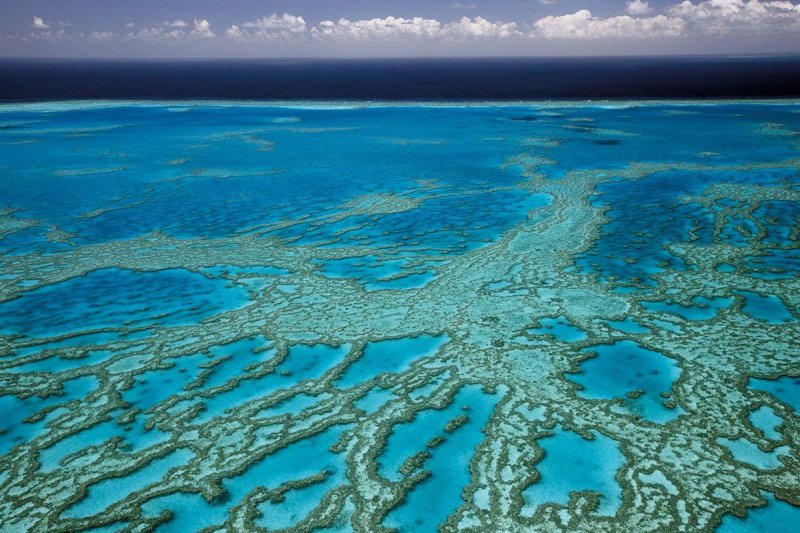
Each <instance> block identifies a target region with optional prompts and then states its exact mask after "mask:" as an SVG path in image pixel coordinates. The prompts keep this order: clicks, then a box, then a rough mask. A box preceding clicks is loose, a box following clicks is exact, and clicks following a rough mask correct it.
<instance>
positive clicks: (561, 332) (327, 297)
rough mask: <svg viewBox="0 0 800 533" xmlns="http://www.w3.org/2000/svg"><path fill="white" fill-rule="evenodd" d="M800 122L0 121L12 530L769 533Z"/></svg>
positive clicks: (157, 114)
mask: <svg viewBox="0 0 800 533" xmlns="http://www.w3.org/2000/svg"><path fill="white" fill-rule="evenodd" d="M799 111H800V108H798V106H797V105H796V104H794V103H792V102H784V103H737V102H727V103H725V102H721V103H712V104H699V103H695V104H692V103H685V104H656V103H649V104H645V103H629V104H625V103H620V104H615V105H605V106H603V105H577V104H575V105H570V104H553V105H488V104H487V105H472V106H470V105H460V106H459V105H397V106H389V105H386V106H381V105H360V106H359V105H347V104H346V103H342V104H341V105H339V104H335V105H321V104H317V105H312V104H309V105H299V104H282V105H279V104H275V105H266V104H264V105H255V104H237V105H227V104H223V103H214V102H205V103H203V102H199V103H198V102H195V103H186V102H184V103H181V102H165V103H125V102H120V103H97V102H94V103H93V102H84V103H70V104H31V105H7V106H3V107H2V108H0V198H1V199H2V204H3V205H4V207H3V210H2V212H0V239H1V240H0V249H1V250H2V256H0V287H2V293H1V294H2V296H0V394H1V395H0V411H1V412H2V419H1V420H0V429H2V433H0V454H2V455H0V494H1V495H2V496H1V497H0V517H2V519H0V530H2V531H9V532H10V531H14V532H17V531H25V530H30V531H64V532H66V531H80V530H91V531H151V530H157V531H191V530H205V531H220V530H229V531H245V530H264V529H266V530H298V531H308V530H312V529H314V530H321V531H352V530H355V531H369V532H373V531H381V530H391V529H397V530H400V531H436V530H437V529H438V530H442V531H452V530H456V529H458V530H463V531H556V530H564V531H587V532H588V531H591V532H598V531H710V530H714V529H715V528H720V529H721V530H723V531H739V530H745V531H747V530H758V528H763V530H776V531H777V530H779V529H776V528H781V527H784V526H786V525H787V524H790V523H795V524H796V523H798V516H800V513H799V512H798V507H796V506H797V505H799V504H800V463H799V462H798V461H800V451H799V450H800V448H798V440H800V418H798V416H799V415H798V409H800V354H799V352H798V348H799V347H800V326H799V325H798V319H799V317H798V306H799V305H800V277H798V273H799V272H800V249H799V248H798V233H800V179H799V176H798V171H799V170H798V169H800V153H798V149H800V113H799Z"/></svg>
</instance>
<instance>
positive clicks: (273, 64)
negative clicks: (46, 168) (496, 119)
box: [0, 56, 800, 100]
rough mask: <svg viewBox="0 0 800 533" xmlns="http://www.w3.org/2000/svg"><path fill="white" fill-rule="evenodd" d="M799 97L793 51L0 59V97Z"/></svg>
mask: <svg viewBox="0 0 800 533" xmlns="http://www.w3.org/2000/svg"><path fill="white" fill-rule="evenodd" d="M795 96H800V57H798V56H735V57H733V56H730V57H728V56H709V57H705V56H697V57H614V58H603V57H596V58H516V59H515V58H485V59H351V60H348V59H339V60H314V59H286V60H278V59H276V60H238V61H237V60H224V61H221V60H175V61H161V60H147V61H144V60H143V61H130V60H94V61H79V60H51V59H31V60H13V59H5V60H0V100H35V99H62V98H134V99H138V98H223V99H293V100H297V99H301V100H306V99H342V98H344V99H350V98H354V99H373V100H385V99H390V100H408V99H428V100H441V99H451V100H453V99H455V100H481V99H484V100H485V99H491V100H530V99H576V98H579V99H586V98H615V99H618V98H650V99H659V98H777V97H795Z"/></svg>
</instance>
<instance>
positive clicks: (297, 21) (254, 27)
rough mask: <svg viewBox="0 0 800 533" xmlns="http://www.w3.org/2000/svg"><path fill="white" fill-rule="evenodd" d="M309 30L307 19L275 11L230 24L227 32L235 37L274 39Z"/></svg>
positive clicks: (229, 35)
mask: <svg viewBox="0 0 800 533" xmlns="http://www.w3.org/2000/svg"><path fill="white" fill-rule="evenodd" d="M307 30H308V26H307V25H306V21H305V19H303V17H298V16H295V15H290V14H289V13H284V14H283V15H278V14H277V13H274V14H272V15H270V16H268V17H262V18H260V19H256V20H253V21H248V22H244V23H242V24H241V25H240V26H238V25H236V24H234V25H232V26H230V27H229V28H228V29H227V30H226V32H225V34H226V35H227V36H228V37H230V38H233V39H241V38H247V37H256V38H261V39H273V38H276V37H291V36H293V35H300V34H303V33H305V32H306V31H307Z"/></svg>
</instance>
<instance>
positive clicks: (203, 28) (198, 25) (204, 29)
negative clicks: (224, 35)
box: [189, 19, 216, 39]
mask: <svg viewBox="0 0 800 533" xmlns="http://www.w3.org/2000/svg"><path fill="white" fill-rule="evenodd" d="M189 35H192V36H193V37H199V38H200V39H213V38H214V37H216V34H215V33H214V32H213V31H211V24H210V23H209V22H208V21H207V20H206V19H194V29H193V30H192V31H191V32H190V33H189Z"/></svg>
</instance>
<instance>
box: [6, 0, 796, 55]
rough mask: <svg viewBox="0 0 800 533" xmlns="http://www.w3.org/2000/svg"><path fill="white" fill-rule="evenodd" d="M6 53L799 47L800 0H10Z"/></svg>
mask: <svg viewBox="0 0 800 533" xmlns="http://www.w3.org/2000/svg"><path fill="white" fill-rule="evenodd" d="M0 15H2V16H0V55H2V56H24V57H123V58H125V57H176V58H177V57H375V56H476V55H487V56H491V55H534V56H536V55H542V56H548V55H595V54H597V55H617V54H626V55H639V54H718V53H735V54H741V53H800V0H798V1H794V0H647V1H645V0H491V1H489V0H460V1H454V0H405V1H399V0H291V1H288V0H279V1H270V0H226V1H219V0H213V1H212V0H2V4H0Z"/></svg>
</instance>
